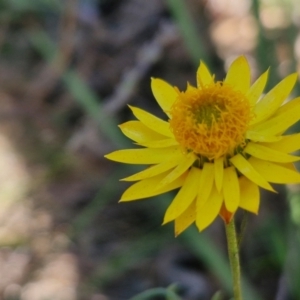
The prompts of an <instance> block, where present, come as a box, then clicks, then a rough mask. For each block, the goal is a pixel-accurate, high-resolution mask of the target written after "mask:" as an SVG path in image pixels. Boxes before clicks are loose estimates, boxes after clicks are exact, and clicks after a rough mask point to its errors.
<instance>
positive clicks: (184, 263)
mask: <svg viewBox="0 0 300 300" xmlns="http://www.w3.org/2000/svg"><path fill="white" fill-rule="evenodd" d="M240 54H244V55H246V56H247V58H248V60H249V62H250V64H251V69H252V76H253V80H255V79H256V78H257V76H258V75H259V74H260V73H261V72H263V71H265V70H266V69H267V68H268V67H269V66H270V67H271V73H270V78H269V83H268V87H267V89H270V88H271V87H273V86H274V85H275V84H276V83H277V82H279V81H280V80H281V79H282V78H283V77H284V76H286V75H288V74H290V73H292V72H295V71H298V72H299V71H300V2H299V1H298V0H252V1H251V0H206V1H205V0H186V1H183V0H151V1H144V0H0V170H1V171H0V299H4V300H17V299H22V300H75V299H83V300H85V299H90V300H128V299H134V300H142V299H151V300H154V299H156V300H160V299H162V300H163V299H175V298H174V297H173V296H172V295H171V296H170V295H169V296H168V295H167V294H168V291H170V290H172V289H174V286H172V287H171V288H169V290H164V289H163V290H161V289H156V290H152V292H153V293H152V294H153V295H154V294H155V293H156V296H150V297H147V295H145V294H144V295H143V294H142V295H140V296H137V297H135V298H133V297H134V296H135V295H137V294H139V293H142V292H143V291H145V290H148V289H153V288H158V287H168V286H170V285H171V284H173V283H176V287H175V290H176V291H177V293H178V295H179V296H180V297H181V298H180V299H184V300H208V299H211V297H212V296H213V294H214V293H215V292H216V291H217V290H222V291H223V295H224V299H229V297H230V295H231V282H230V272H229V266H228V262H227V254H226V241H225V233H224V228H223V224H222V222H221V221H220V220H218V221H217V222H215V223H214V224H213V226H211V227H210V228H209V229H207V230H205V231H204V232H203V233H201V234H199V233H198V232H197V230H196V229H195V228H194V227H193V226H192V227H191V229H189V230H188V231H186V232H185V233H184V234H182V235H181V236H179V237H178V238H174V233H173V224H169V225H166V226H161V223H162V219H163V214H164V209H165V208H166V207H167V205H168V203H169V202H170V201H171V199H172V196H173V194H172V193H169V194H168V195H165V196H161V197H155V198H153V199H150V200H147V201H135V202H132V203H126V204H118V200H119V199H120V196H121V194H122V192H123V191H124V190H125V189H126V188H127V187H128V184H127V183H125V182H119V179H120V178H122V177H125V176H128V175H130V174H133V173H135V172H136V171H137V170H138V168H137V167H134V166H126V165H121V164H117V163H113V162H111V161H108V160H105V159H104V158H103V155H104V154H107V153H108V152H110V151H113V150H116V149H122V148H126V147H127V148H128V147H131V142H130V141H128V140H126V139H125V138H124V137H123V136H122V135H121V133H120V131H119V129H118V127H117V125H118V124H120V123H122V122H124V121H127V120H130V119H133V116H132V114H131V113H130V111H129V109H128V107H127V104H132V105H136V106H138V107H141V108H145V109H147V110H148V111H150V112H152V113H155V114H157V115H162V113H161V111H160V110H159V108H158V105H157V104H156V102H155V100H154V98H153V96H152V93H151V89H150V77H159V78H163V79H165V80H167V81H168V82H170V83H171V84H172V85H176V86H178V87H179V88H180V89H184V88H185V87H186V82H187V81H188V82H190V83H192V84H195V71H196V68H197V66H198V64H199V60H200V59H201V60H203V61H205V62H206V64H207V65H208V66H209V67H210V69H211V70H212V72H213V73H215V74H216V76H217V78H218V79H220V80H221V79H223V78H224V75H225V72H226V68H227V67H228V66H229V64H230V63H231V61H232V60H233V59H234V58H235V57H236V56H238V55H240ZM293 93H294V94H293V95H292V96H293V97H296V96H297V95H300V89H299V84H297V86H296V87H295V89H294V91H293ZM293 130H297V128H296V127H295V128H293ZM298 131H299V126H298ZM276 189H277V190H278V191H279V193H278V194H269V193H266V192H262V195H261V196H262V202H261V208H260V213H259V215H258V216H254V215H249V217H248V224H247V227H246V230H245V233H244V235H243V241H242V244H241V259H242V268H243V274H244V293H245V300H269V299H270V300H273V299H276V300H299V299H300V285H299V282H300V258H299V251H300V237H299V234H300V233H299V225H300V204H299V203H300V200H299V196H298V194H299V192H298V190H297V187H295V186H294V187H290V188H288V189H286V188H283V187H276ZM242 219H243V213H238V215H237V221H238V224H239V225H240V223H241V220H242ZM167 297H169V298H167ZM172 297H173V298H172ZM177 299H178V298H177ZM218 299H221V298H218Z"/></svg>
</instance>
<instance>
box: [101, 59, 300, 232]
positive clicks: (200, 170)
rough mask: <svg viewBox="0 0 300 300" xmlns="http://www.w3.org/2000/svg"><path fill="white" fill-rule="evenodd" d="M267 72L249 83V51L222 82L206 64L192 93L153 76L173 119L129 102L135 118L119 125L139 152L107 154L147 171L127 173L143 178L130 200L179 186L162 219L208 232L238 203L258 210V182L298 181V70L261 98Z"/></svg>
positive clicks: (227, 218) (266, 186) (157, 92)
mask: <svg viewBox="0 0 300 300" xmlns="http://www.w3.org/2000/svg"><path fill="white" fill-rule="evenodd" d="M267 77H268V71H266V72H265V73H263V74H262V75H261V76H260V77H259V78H258V79H257V80H256V81H255V82H254V83H253V84H252V85H250V68H249V65H248V62H247V60H246V58H245V57H244V56H240V57H238V58H237V59H236V60H235V61H234V62H233V63H232V65H231V66H230V68H229V70H228V73H227V75H226V78H225V79H224V80H223V81H215V79H214V76H212V75H211V74H210V72H209V70H208V69H207V67H206V65H205V64H204V63H203V62H201V63H200V66H199V68H198V71H197V87H193V86H191V85H188V87H187V89H186V91H183V92H180V91H179V90H178V88H176V87H172V86H170V85H169V84H168V83H166V82H165V81H163V80H161V79H152V84H151V86H152V91H153V94H154V97H155V98H156V100H157V102H158V104H159V105H160V107H161V108H162V110H163V111H164V112H165V113H166V116H167V118H168V120H167V121H164V120H162V119H160V118H157V117H155V116H154V115H152V114H150V113H148V112H146V111H144V110H142V109H139V108H136V107H130V108H131V110H132V112H133V114H134V115H135V117H136V118H137V120H135V121H129V122H126V123H124V124H122V125H120V128H121V130H122V132H123V133H124V134H125V135H126V136H127V137H129V138H130V139H132V140H133V141H134V142H135V143H136V144H137V145H139V146H141V147H143V148H139V149H128V150H119V151H115V152H112V153H110V154H108V155H106V157H107V158H108V159H111V160H115V161H118V162H123V163H129V164H148V165H150V167H149V168H147V169H145V170H144V171H141V172H139V173H136V174H134V175H132V176H129V177H127V178H124V179H123V180H124V181H137V182H136V183H134V184H133V185H132V186H130V187H129V188H128V189H127V190H126V191H125V192H124V194H123V195H122V198H121V201H132V200H139V199H144V198H148V197H151V196H155V195H159V194H162V193H165V192H168V191H171V190H174V189H178V188H179V191H178V193H177V195H176V196H175V198H174V199H173V201H172V203H171V204H170V206H169V207H168V209H167V211H166V213H165V217H164V224H165V223H168V222H170V221H174V222H175V234H176V235H178V234H179V233H181V232H182V231H184V230H185V229H186V228H187V227H189V226H190V225H191V224H192V223H194V222H195V223H196V225H197V227H198V228H199V230H203V229H205V228H206V227H207V226H209V225H210V224H211V223H212V222H213V221H214V219H215V218H216V217H217V216H218V215H220V216H221V217H222V218H223V219H224V221H225V222H229V221H230V220H231V218H232V216H233V215H234V213H235V212H236V211H237V209H238V208H242V209H244V210H247V211H250V212H252V213H255V214H257V213H258V209H259V202H260V196H259V187H261V188H264V189H266V190H269V191H273V192H274V189H273V188H272V186H271V185H270V183H282V184H285V183H299V182H300V174H299V173H298V172H297V170H296V169H295V167H294V165H293V162H296V161H298V160H300V158H299V157H297V156H294V155H291V154H290V153H291V152H294V151H296V150H298V149H300V134H299V133H297V134H291V135H284V133H285V132H286V130H287V129H288V128H289V127H290V126H292V125H293V124H294V123H296V122H297V121H298V120H300V97H298V98H295V99H293V100H291V101H289V102H287V103H285V104H283V103H284V101H285V100H286V98H287V96H288V95H289V94H290V92H291V90H292V88H293V87H294V85H295V83H296V80H297V75H296V73H294V74H291V75H289V76H287V77H286V78H284V79H283V80H282V81H281V82H280V83H279V84H277V85H276V86H275V87H274V88H273V89H272V90H270V91H269V92H268V93H267V94H265V95H264V96H262V93H263V90H264V88H265V85H266V82H267Z"/></svg>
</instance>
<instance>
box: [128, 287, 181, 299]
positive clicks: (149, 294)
mask: <svg viewBox="0 0 300 300" xmlns="http://www.w3.org/2000/svg"><path fill="white" fill-rule="evenodd" d="M161 296H162V297H165V299H166V300H181V298H180V297H179V296H178V295H176V294H175V292H173V291H172V290H171V289H169V288H167V289H166V288H154V289H150V290H147V291H144V292H142V293H140V294H138V295H136V296H134V297H132V298H130V299H129V300H151V299H153V297H161Z"/></svg>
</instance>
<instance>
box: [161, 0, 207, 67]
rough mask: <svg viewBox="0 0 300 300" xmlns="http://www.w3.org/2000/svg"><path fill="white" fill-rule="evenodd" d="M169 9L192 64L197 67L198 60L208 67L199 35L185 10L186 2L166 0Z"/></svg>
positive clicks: (186, 9)
mask: <svg viewBox="0 0 300 300" xmlns="http://www.w3.org/2000/svg"><path fill="white" fill-rule="evenodd" d="M167 3H168V5H169V8H170V10H171V12H172V14H173V15H174V17H175V19H176V22H177V24H178V27H179V29H180V31H181V34H182V36H183V38H184V41H185V44H186V47H187V49H188V51H189V53H190V56H191V58H192V60H193V63H194V64H195V65H196V66H198V65H199V62H200V59H201V60H203V61H205V62H206V63H207V64H208V65H209V59H208V56H207V55H206V52H205V50H204V48H203V46H202V43H201V39H200V35H199V34H198V32H197V29H196V26H195V23H194V21H193V19H192V17H191V14H190V12H189V11H188V8H187V2H186V1H182V0H167Z"/></svg>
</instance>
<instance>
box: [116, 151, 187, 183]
mask: <svg viewBox="0 0 300 300" xmlns="http://www.w3.org/2000/svg"><path fill="white" fill-rule="evenodd" d="M181 160H182V154H181V153H180V155H178V157H174V158H172V159H170V160H167V161H163V162H162V163H160V164H158V165H154V166H151V167H149V168H148V169H146V170H143V171H141V172H138V173H136V174H133V175H131V176H128V177H126V178H123V179H121V180H122V181H137V180H142V179H146V178H149V177H153V176H156V175H158V174H161V173H163V172H165V171H168V170H170V169H172V168H174V167H175V166H177V165H178V164H179V162H180V161H181Z"/></svg>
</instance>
